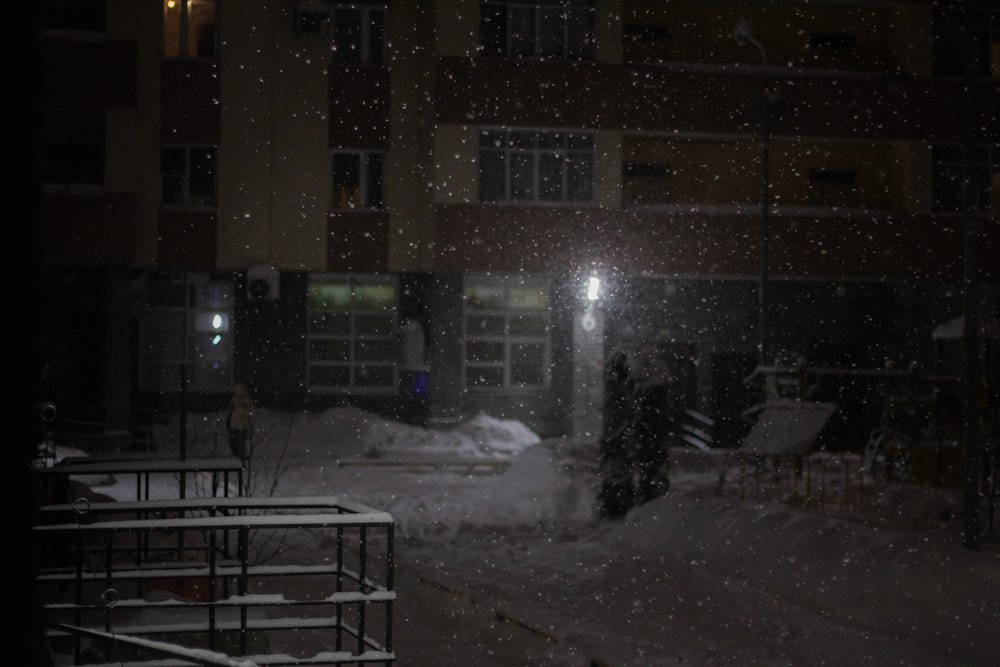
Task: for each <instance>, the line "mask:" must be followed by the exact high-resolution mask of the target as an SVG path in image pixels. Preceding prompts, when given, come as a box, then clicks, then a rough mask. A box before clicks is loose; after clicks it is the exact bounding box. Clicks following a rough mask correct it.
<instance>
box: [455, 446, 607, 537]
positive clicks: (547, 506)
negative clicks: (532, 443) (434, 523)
mask: <svg viewBox="0 0 1000 667" xmlns="http://www.w3.org/2000/svg"><path fill="white" fill-rule="evenodd" d="M596 497H597V488H596V484H595V483H594V478H593V477H592V476H589V475H584V474H582V473H581V472H580V471H578V470H573V469H567V468H566V467H565V466H563V465H561V464H560V457H559V456H558V453H557V452H556V451H555V449H554V447H552V446H550V445H547V444H542V445H540V446H538V447H532V448H531V449H528V450H526V451H524V452H523V453H521V455H520V456H518V457H517V458H516V459H514V462H513V463H512V464H511V467H510V469H509V470H507V472H506V473H504V474H503V475H500V476H498V477H494V478H491V479H489V480H487V481H486V482H485V483H484V491H483V496H482V504H481V505H480V506H479V507H478V508H477V511H476V512H475V513H473V514H472V516H471V517H470V518H472V519H473V520H474V521H477V522H478V523H482V524H490V525H497V524H507V525H514V524H539V523H549V522H556V521H560V522H569V521H589V520H591V519H593V518H594V517H595V516H596V514H595V510H596V508H595V502H594V500H595V498H596Z"/></svg>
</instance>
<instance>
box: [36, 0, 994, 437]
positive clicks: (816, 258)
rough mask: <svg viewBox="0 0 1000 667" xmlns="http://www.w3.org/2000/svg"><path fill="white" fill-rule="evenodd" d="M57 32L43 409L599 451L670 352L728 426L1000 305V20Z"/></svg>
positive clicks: (674, 14)
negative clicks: (520, 440)
mask: <svg viewBox="0 0 1000 667" xmlns="http://www.w3.org/2000/svg"><path fill="white" fill-rule="evenodd" d="M40 7H41V9H40V24H41V33H40V40H41V44H40V49H41V69H42V72H41V73H42V81H41V86H40V88H41V93H40V97H41V99H40V106H41V115H40V125H41V137H40V138H41V149H42V150H41V176H42V184H41V186H42V197H41V206H40V209H41V210H40V216H39V217H40V221H39V224H40V228H41V233H42V239H43V245H44V263H45V283H46V284H45V287H46V322H45V336H44V338H45V340H44V350H45V354H46V365H45V368H44V377H43V386H44V388H45V389H46V391H48V392H50V394H51V395H52V397H53V398H55V399H63V400H65V401H67V402H72V401H81V402H92V403H97V404H100V405H103V406H105V408H104V409H105V410H107V411H111V410H113V408H112V407H111V406H133V407H134V406H147V407H152V406H176V405H177V404H178V401H184V403H185V404H187V405H189V406H192V407H199V408H205V409H212V408H214V407H218V406H220V405H222V402H223V401H224V400H225V397H226V396H227V395H228V393H229V390H230V388H231V386H232V385H233V383H234V382H238V381H242V382H246V383H247V384H248V385H249V386H250V387H251V390H252V392H253V393H254V395H255V397H256V398H257V400H258V401H259V402H260V403H262V404H264V405H269V406H272V407H275V408H293V409H319V408H322V407H325V406H329V405H334V404H342V403H350V404H355V405H358V406H361V407H363V408H365V409H372V410H375V411H380V412H386V413H389V414H394V415H398V416H400V417H401V418H404V419H410V420H414V421H419V422H422V423H434V424H447V423H449V422H452V421H455V420H458V419H462V418H463V417H467V416H470V415H472V414H475V413H476V412H478V411H486V412H488V413H490V414H492V415H495V416H499V417H509V418H516V419H520V420H522V421H524V422H525V423H527V424H528V425H529V426H531V427H532V428H534V429H536V430H537V431H538V432H540V433H542V434H543V435H557V434H574V435H580V434H586V433H595V432H596V431H597V430H598V429H599V427H600V403H601V397H602V387H601V368H602V362H603V359H604V358H605V355H606V354H607V352H608V351H609V350H610V349H613V348H615V347H625V348H629V349H633V348H636V347H638V346H642V345H656V346H659V348H660V349H661V350H662V351H664V352H665V353H669V352H670V351H671V350H675V349H676V350H683V351H685V353H688V354H692V355H693V356H694V361H695V367H696V368H697V387H696V396H697V402H698V407H699V409H701V410H702V411H704V412H705V413H707V414H711V415H713V416H715V417H716V418H718V419H721V420H723V421H724V420H725V419H727V418H731V416H733V415H735V414H737V413H738V411H739V410H740V409H742V408H743V407H746V405H747V404H748V402H752V401H753V400H754V398H753V396H752V395H751V393H750V389H748V388H747V387H746V386H745V385H744V384H743V378H744V377H745V376H746V375H747V374H748V373H749V372H751V371H752V370H753V368H754V367H755V365H756V364H757V362H758V361H760V360H771V359H773V358H784V357H787V356H789V355H790V356H792V357H794V356H798V355H801V356H807V357H808V358H809V359H810V360H811V361H812V362H814V363H818V364H825V365H837V366H841V365H842V366H851V367H860V368H866V367H879V366H881V365H882V364H883V363H884V362H885V361H886V360H894V361H902V362H907V361H910V360H922V361H927V360H928V359H929V355H930V353H931V344H932V342H931V331H932V330H933V328H934V327H935V326H936V325H937V324H939V323H940V322H942V321H946V320H948V319H950V318H952V317H954V316H955V315H957V314H960V313H961V308H962V303H963V301H962V295H963V285H964V284H965V280H964V278H965V273H964V271H965V267H966V258H967V257H968V256H972V257H975V273H974V276H975V280H974V283H975V285H976V287H977V290H978V291H977V294H979V295H980V300H981V301H982V302H983V305H984V308H985V309H986V312H989V311H992V309H993V307H994V306H995V302H996V287H997V283H998V281H1000V276H998V275H997V270H996V267H997V266H998V263H997V261H996V260H997V259H998V257H1000V235H998V233H997V230H996V220H995V218H996V215H995V212H996V209H997V207H998V206H1000V198H998V194H997V193H998V191H1000V189H998V187H997V182H998V178H1000V120H998V115H997V113H996V110H997V108H998V101H1000V100H998V90H1000V88H998V82H1000V79H998V76H1000V3H998V2H984V3H981V4H978V5H975V6H974V7H972V8H971V9H970V10H969V11H970V12H971V13H972V18H971V20H970V22H969V24H968V26H967V25H966V23H965V21H966V15H965V10H964V7H965V3H948V2H932V1H930V0H908V1H897V2H891V1H880V2H851V1H847V0H828V1H824V0H812V1H811V2H804V1H800V2H795V1H791V0H789V1H787V2H786V1H776V2H768V3H759V2H737V1H724V0H719V1H715V0H671V1H665V0H656V1H654V0H535V1H533V2H532V1H528V0H440V1H437V2H434V1H432V0H414V1H412V2H411V1H409V0H406V1H403V0H391V1H389V2H337V1H334V0H276V1H274V2H255V1H253V0H246V1H241V2H234V1H233V0H156V1H154V0H141V1H137V0H44V1H43V2H42V3H40ZM966 32H968V33H969V37H968V39H965V36H966ZM966 44H968V45H971V49H970V51H969V57H968V58H966V51H965V50H964V48H963V47H964V45H966ZM967 63H968V64H969V66H970V67H969V68H968V69H967V67H966V65H967ZM765 147H766V158H767V159H763V158H764V156H765V150H763V149H764V148H765ZM966 184H968V187H966ZM967 201H968V202H969V205H966V202H967ZM969 230H974V231H975V234H974V238H975V239H976V240H975V243H974V244H972V247H973V248H974V249H975V250H974V253H972V254H971V255H970V254H969V253H967V251H966V240H967V238H969V237H970V233H969ZM764 250H766V254H764V253H763V251H764ZM762 285H763V286H764V288H765V289H762ZM588 287H590V288H591V289H590V290H589V293H588ZM762 312H763V316H762ZM765 334H766V335H765ZM761 348H763V349H761ZM727 416H728V417H727Z"/></svg>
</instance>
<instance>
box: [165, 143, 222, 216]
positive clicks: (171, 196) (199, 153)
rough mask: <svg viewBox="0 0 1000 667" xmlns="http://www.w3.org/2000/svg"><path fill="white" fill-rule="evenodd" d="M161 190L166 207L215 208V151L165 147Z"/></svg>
mask: <svg viewBox="0 0 1000 667" xmlns="http://www.w3.org/2000/svg"><path fill="white" fill-rule="evenodd" d="M160 186H161V190H160V202H161V203H162V204H163V205H164V206H215V147H214V146H163V147H162V148H161V149H160Z"/></svg>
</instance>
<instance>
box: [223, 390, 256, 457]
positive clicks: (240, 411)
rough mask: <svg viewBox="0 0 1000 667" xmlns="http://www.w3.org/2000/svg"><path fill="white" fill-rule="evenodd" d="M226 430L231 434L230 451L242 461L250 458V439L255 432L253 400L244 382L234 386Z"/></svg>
mask: <svg viewBox="0 0 1000 667" xmlns="http://www.w3.org/2000/svg"><path fill="white" fill-rule="evenodd" d="M226 430H227V431H228V432H229V449H230V451H232V453H233V456H235V457H237V458H238V459H240V460H241V461H244V462H245V461H247V460H249V458H250V437H251V432H252V431H253V400H252V399H251V398H250V393H249V392H248V391H247V386H246V385H245V384H244V383H242V382H237V383H236V384H235V385H233V394H232V396H230V398H229V412H228V414H227V415H226Z"/></svg>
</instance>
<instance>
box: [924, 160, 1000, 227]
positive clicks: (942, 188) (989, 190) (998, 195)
mask: <svg viewBox="0 0 1000 667" xmlns="http://www.w3.org/2000/svg"><path fill="white" fill-rule="evenodd" d="M932 161H933V192H934V209H935V210H937V211H954V212H957V211H961V210H963V208H964V204H965V189H966V188H965V174H966V173H968V177H969V179H971V183H970V186H971V188H970V189H971V193H972V201H971V202H970V204H971V205H972V206H973V207H975V208H976V209H977V210H980V211H992V210H996V209H997V207H998V200H1000V145H996V144H994V145H992V146H990V145H980V146H976V147H975V148H974V149H973V153H972V155H971V160H970V162H969V164H968V165H965V152H964V151H963V150H962V147H961V146H946V145H941V146H935V147H934V148H933V151H932ZM966 168H968V172H966ZM995 186H996V187H995Z"/></svg>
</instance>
